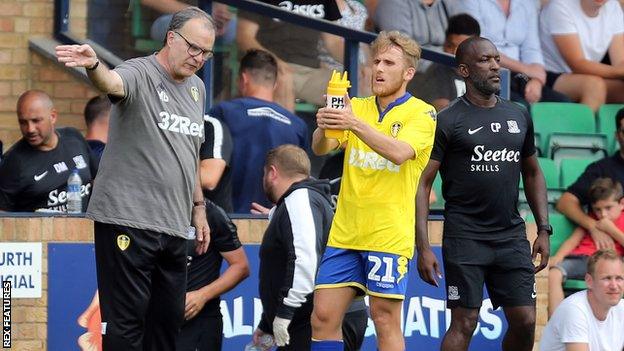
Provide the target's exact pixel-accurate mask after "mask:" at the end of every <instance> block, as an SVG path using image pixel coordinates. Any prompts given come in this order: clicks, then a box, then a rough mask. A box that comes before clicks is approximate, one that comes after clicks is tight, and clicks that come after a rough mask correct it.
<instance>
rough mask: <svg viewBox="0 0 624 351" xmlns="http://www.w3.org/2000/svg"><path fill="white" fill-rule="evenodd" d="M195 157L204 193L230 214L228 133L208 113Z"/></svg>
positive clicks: (229, 136) (228, 130) (229, 138)
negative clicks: (199, 146)
mask: <svg viewBox="0 0 624 351" xmlns="http://www.w3.org/2000/svg"><path fill="white" fill-rule="evenodd" d="M199 158H200V162H199V168H200V172H201V174H200V178H201V184H202V189H203V190H204V196H205V197H206V198H207V199H209V200H211V201H213V202H214V203H215V204H216V205H217V206H219V207H221V208H222V209H224V210H225V211H226V212H227V213H232V212H233V210H234V208H233V207H232V167H231V160H232V135H231V134H230V129H229V128H228V126H227V125H226V124H224V123H223V122H221V121H220V120H218V119H216V118H214V117H211V116H210V115H206V116H204V143H203V144H202V146H201V148H200V149H199Z"/></svg>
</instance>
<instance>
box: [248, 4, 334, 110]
mask: <svg viewBox="0 0 624 351" xmlns="http://www.w3.org/2000/svg"><path fill="white" fill-rule="evenodd" d="M261 2H264V3H266V4H269V5H274V6H279V7H280V8H281V9H282V10H284V11H288V12H293V13H298V14H301V15H304V16H308V17H312V18H316V19H325V20H328V21H335V20H337V19H339V18H340V10H339V9H338V5H336V1H335V0H312V1H310V0H292V1H280V0H263V1H261ZM303 9H309V11H305V10H303ZM320 38H322V39H323V41H324V42H325V43H326V45H327V48H328V49H332V48H335V47H339V46H338V45H333V44H331V42H332V41H335V40H337V39H338V38H337V37H336V36H331V35H328V34H327V33H321V32H319V31H318V30H314V29H309V28H305V27H301V26H297V25H294V24H290V23H287V22H285V21H278V20H276V19H272V18H268V17H266V16H262V15H258V14H254V13H250V12H246V11H240V12H239V14H238V28H237V34H236V41H237V42H238V47H239V49H240V50H242V51H248V50H250V49H262V50H265V51H268V52H270V53H272V54H274V55H275V56H276V57H277V65H278V76H277V81H276V85H275V101H276V102H277V103H279V104H280V105H282V106H284V108H286V109H287V110H288V111H291V112H292V111H294V108H295V98H297V99H301V100H304V101H306V102H309V103H312V104H315V105H317V106H324V105H325V100H324V98H323V92H324V91H325V88H326V87H327V82H329V79H330V77H331V72H332V71H331V70H330V69H327V68H323V67H321V64H320V60H319V57H318V55H319V53H318V47H317V45H318V41H319V39H320ZM332 55H333V56H334V57H341V55H342V53H336V52H332Z"/></svg>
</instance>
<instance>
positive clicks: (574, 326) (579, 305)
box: [539, 0, 624, 351]
mask: <svg viewBox="0 0 624 351" xmlns="http://www.w3.org/2000/svg"><path fill="white" fill-rule="evenodd" d="M551 1H552V0H551ZM585 282H586V283H587V290H583V291H579V292H577V293H575V294H573V295H571V296H569V297H568V298H566V299H565V300H563V302H562V303H561V305H559V307H558V308H557V310H556V311H555V313H554V314H553V316H552V318H551V319H550V320H549V321H548V323H547V324H546V327H545V328H544V330H543V332H542V340H541V341H540V346H539V349H540V351H564V350H570V351H572V350H579V351H581V350H588V351H594V350H622V348H623V347H624V333H622V328H623V327H624V301H623V300H622V292H623V291H624V264H623V263H622V257H620V256H619V255H618V254H617V253H616V252H615V251H613V250H600V251H597V252H596V253H594V254H593V255H592V256H591V257H590V258H589V260H588V261H587V273H586V274H585Z"/></svg>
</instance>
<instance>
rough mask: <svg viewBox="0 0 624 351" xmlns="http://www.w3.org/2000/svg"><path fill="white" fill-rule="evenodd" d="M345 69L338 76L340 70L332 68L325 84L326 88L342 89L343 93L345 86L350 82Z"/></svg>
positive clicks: (348, 85)
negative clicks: (329, 77)
mask: <svg viewBox="0 0 624 351" xmlns="http://www.w3.org/2000/svg"><path fill="white" fill-rule="evenodd" d="M348 73H349V72H347V71H344V72H343V73H342V77H341V76H340V72H338V71H336V70H333V71H332V76H331V79H330V80H329V83H328V84H327V88H328V89H344V91H345V93H346V91H347V88H350V87H351V82H349V79H348Z"/></svg>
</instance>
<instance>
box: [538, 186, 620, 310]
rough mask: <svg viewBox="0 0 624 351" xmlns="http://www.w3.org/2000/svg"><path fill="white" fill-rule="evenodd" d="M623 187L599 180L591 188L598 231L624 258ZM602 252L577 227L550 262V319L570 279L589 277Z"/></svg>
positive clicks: (581, 229) (593, 211) (590, 193)
mask: <svg viewBox="0 0 624 351" xmlns="http://www.w3.org/2000/svg"><path fill="white" fill-rule="evenodd" d="M623 196H624V194H623V193H622V185H621V184H620V183H618V182H614V181H613V180H612V179H610V178H598V179H596V181H594V183H593V184H592V186H591V188H589V200H590V202H591V212H592V214H593V217H592V218H594V219H595V220H596V221H597V224H596V226H597V227H598V229H600V230H602V231H603V232H605V233H606V234H608V235H609V236H610V237H611V238H612V239H613V240H614V241H615V250H616V251H617V253H618V254H619V255H622V254H624V248H623V247H622V245H623V244H624V214H623V213H622V210H624V202H623V201H624V200H623V199H622V197H623ZM596 251H598V249H597V248H596V244H595V243H594V241H593V240H592V238H591V235H589V233H588V232H587V230H586V229H585V228H583V227H577V228H576V229H575V230H574V231H573V232H572V234H571V235H570V236H569V237H568V238H567V239H566V241H564V242H563V244H561V246H560V247H559V250H558V251H557V254H556V255H554V256H552V258H551V260H550V266H551V268H550V271H549V273H548V315H549V316H551V315H552V314H553V312H554V311H555V309H556V308H557V306H558V305H559V304H560V303H561V301H562V300H563V286H562V284H563V283H564V282H565V281H566V280H567V279H577V280H582V279H583V278H584V277H585V273H586V270H585V269H586V267H587V259H588V258H589V256H591V255H592V254H593V253H594V252H596Z"/></svg>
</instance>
